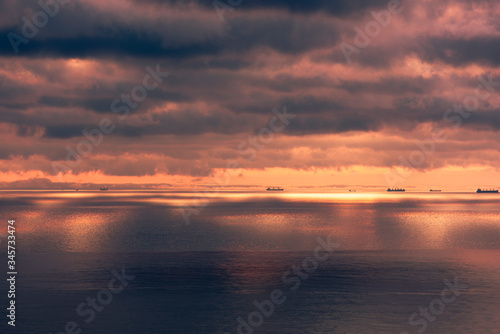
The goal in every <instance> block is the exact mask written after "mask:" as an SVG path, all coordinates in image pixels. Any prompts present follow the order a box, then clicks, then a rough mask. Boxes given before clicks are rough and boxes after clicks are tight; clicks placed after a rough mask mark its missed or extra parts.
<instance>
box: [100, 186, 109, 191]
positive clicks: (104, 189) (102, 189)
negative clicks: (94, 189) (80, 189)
mask: <svg viewBox="0 0 500 334" xmlns="http://www.w3.org/2000/svg"><path fill="white" fill-rule="evenodd" d="M100 189H101V191H106V190H108V187H101V188H100Z"/></svg>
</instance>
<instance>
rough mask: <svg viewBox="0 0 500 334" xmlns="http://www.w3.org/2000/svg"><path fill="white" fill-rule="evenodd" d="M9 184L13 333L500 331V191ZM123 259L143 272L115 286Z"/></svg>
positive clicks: (134, 271)
mask: <svg viewBox="0 0 500 334" xmlns="http://www.w3.org/2000/svg"><path fill="white" fill-rule="evenodd" d="M0 195H1V197H0V217H2V220H3V221H4V223H3V224H2V225H1V226H0V232H2V233H5V232H6V227H7V220H8V219H15V220H16V225H17V228H16V247H17V254H16V255H17V257H16V261H17V264H18V265H17V271H18V276H17V282H16V303H17V313H16V328H15V330H12V328H10V327H9V326H7V325H6V322H7V320H6V319H7V318H6V316H5V314H6V312H7V311H4V314H2V315H1V318H0V319H4V320H3V321H2V323H1V324H0V331H1V332H2V333H4V332H6V333H10V332H12V333H15V332H16V333H54V334H55V333H60V332H62V333H65V332H67V333H72V332H74V333H79V332H78V330H81V333H221V334H222V333H252V332H253V333H398V334H399V333H402V332H407V333H419V332H425V333H445V334H447V333H450V334H451V333H467V334H468V333H500V289H499V286H498V285H499V283H500V196H499V195H498V194H466V193H404V194H387V193H361V192H360V193H353V194H349V193H333V194H331V193H321V194H315V193H306V194H298V193H287V192H285V193H279V194H278V193H238V192H233V193H222V194H208V195H207V196H208V199H207V198H205V197H204V198H201V199H200V198H198V197H197V195H194V194H192V193H181V192H179V193H174V192H171V193H165V192H112V191H109V192H82V191H80V192H1V193H0ZM201 203H205V204H206V205H204V206H203V207H197V209H199V214H198V215H192V216H191V217H190V224H189V225H188V224H186V221H185V220H184V218H183V216H182V211H181V210H182V209H186V208H188V207H192V206H196V205H199V204H201ZM328 236H330V238H331V240H332V242H335V243H337V244H338V247H335V249H332V250H331V252H325V251H324V250H323V248H322V254H323V260H321V261H315V262H314V261H311V259H314V254H315V250H316V249H317V247H318V246H319V245H321V242H319V241H318V238H321V240H323V241H325V240H327V238H328ZM0 241H1V243H0V246H1V248H6V239H5V238H2V239H0ZM5 253H6V251H5ZM5 253H4V254H5ZM326 255H328V256H326ZM2 259H5V256H4V257H2ZM6 261H7V260H6V259H5V262H6ZM294 266H295V269H294ZM301 266H305V267H303V268H302V269H301ZM5 267H6V266H5V265H4V266H3V268H5ZM306 267H307V270H305V269H304V268H306ZM112 270H115V271H116V272H119V273H121V272H122V270H124V272H125V273H126V275H128V276H130V277H133V278H130V279H129V280H128V281H127V280H126V282H127V284H128V285H127V286H126V287H124V288H123V290H122V291H120V292H117V293H111V292H109V284H110V281H111V280H113V278H114V277H115V276H116V275H114V274H113V273H112V272H111V271H112ZM295 270H299V271H295ZM5 272H6V270H4V275H5ZM445 280H446V281H447V282H448V283H446V282H445ZM455 280H457V282H458V285H459V288H457V289H456V290H455V293H456V294H453V293H452V292H449V291H448V292H447V290H446V288H447V286H449V284H452V285H453V284H455V283H454V281H455ZM5 282H6V281H5V280H2V283H1V284H0V289H1V292H0V295H1V296H2V299H0V302H1V303H2V305H4V306H5V305H7V298H6V294H7V293H6V292H7V290H8V288H7V285H6V283H5ZM114 283H116V282H114ZM115 286H120V285H119V284H115ZM100 291H102V292H100ZM273 291H279V292H281V293H282V296H281V299H280V300H281V301H282V302H281V303H279V304H273V303H271V302H267V301H268V300H270V299H271V297H270V295H271V294H272V292H273ZM443 291H444V292H443ZM443 293H444V297H443ZM109 296H111V300H108V299H106V298H107V297H109ZM88 298H90V299H94V298H96V299H97V300H98V301H97V303H99V300H100V301H101V302H102V303H100V304H97V306H96V307H97V309H96V308H94V309H93V310H94V311H93V313H94V317H93V318H92V320H90V321H88V323H87V322H86V320H89V317H90V313H91V311H90V310H91V307H90V306H88V305H87V304H85V303H87V302H88ZM443 298H444V299H443ZM445 299H446V302H444V300H445ZM451 300H452V301H451ZM263 302H264V303H263ZM82 303H83V304H84V306H83V307H82V308H81V309H80V311H83V312H84V314H85V315H84V316H82V315H79V314H78V313H77V309H78V307H79V305H81V304H82ZM104 304H105V305H104ZM256 304H257V305H267V309H266V306H264V309H263V310H260V311H259V308H258V306H256ZM269 305H272V310H271V309H270V308H269ZM2 308H3V309H5V308H4V307H2ZM421 309H424V312H425V310H427V311H428V312H430V313H427V317H426V316H425V315H422V314H421V313H420V312H421ZM432 311H434V313H433V312H432ZM85 312H86V313H85ZM257 312H260V313H258V314H257ZM80 313H81V312H80ZM263 313H266V314H263ZM414 313H416V315H414ZM412 315H413V322H412V323H410V322H409V318H410V317H412ZM239 317H241V318H240V320H238V318H239ZM242 322H244V323H245V325H241V323H242ZM72 323H74V325H73V324H72ZM68 324H69V325H68ZM65 326H66V327H67V329H66V331H65ZM68 326H69V330H68ZM72 326H78V327H77V329H73V328H71V327H72Z"/></svg>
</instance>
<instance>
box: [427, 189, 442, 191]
mask: <svg viewBox="0 0 500 334" xmlns="http://www.w3.org/2000/svg"><path fill="white" fill-rule="evenodd" d="M429 191H441V190H440V189H431V190H429Z"/></svg>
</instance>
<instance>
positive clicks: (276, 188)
mask: <svg viewBox="0 0 500 334" xmlns="http://www.w3.org/2000/svg"><path fill="white" fill-rule="evenodd" d="M266 190H267V191H283V190H284V189H283V188H280V187H268V188H267V189H266Z"/></svg>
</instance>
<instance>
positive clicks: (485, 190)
mask: <svg viewBox="0 0 500 334" xmlns="http://www.w3.org/2000/svg"><path fill="white" fill-rule="evenodd" d="M477 193H478V194H484V193H490V194H497V193H498V190H495V189H480V188H478V189H477Z"/></svg>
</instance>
